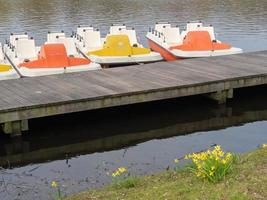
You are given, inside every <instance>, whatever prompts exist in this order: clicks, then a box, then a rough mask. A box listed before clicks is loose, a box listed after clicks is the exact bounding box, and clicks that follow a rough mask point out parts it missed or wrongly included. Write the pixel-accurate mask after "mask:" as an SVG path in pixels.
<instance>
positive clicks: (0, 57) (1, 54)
mask: <svg viewBox="0 0 267 200" xmlns="http://www.w3.org/2000/svg"><path fill="white" fill-rule="evenodd" d="M3 60H4V53H3V49H2V43H1V42H0V62H2V61H3Z"/></svg>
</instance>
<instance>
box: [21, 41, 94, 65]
mask: <svg viewBox="0 0 267 200" xmlns="http://www.w3.org/2000/svg"><path fill="white" fill-rule="evenodd" d="M90 62H91V61H90V60H88V59H85V58H74V57H71V56H67V51H66V48H65V46H64V44H45V45H43V46H42V47H41V51H40V53H39V55H38V59H37V60H33V61H29V62H24V63H21V64H20V65H19V66H20V67H26V68H58V67H72V66H80V65H88V64H90Z"/></svg>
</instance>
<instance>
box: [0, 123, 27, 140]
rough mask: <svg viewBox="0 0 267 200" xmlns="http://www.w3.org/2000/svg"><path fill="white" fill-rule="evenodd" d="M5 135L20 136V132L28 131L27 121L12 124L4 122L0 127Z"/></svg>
mask: <svg viewBox="0 0 267 200" xmlns="http://www.w3.org/2000/svg"><path fill="white" fill-rule="evenodd" d="M2 128H3V131H4V133H5V134H10V135H11V137H16V136H21V134H22V131H27V130H29V125H28V120H27V119H24V120H19V121H13V122H5V123H4V124H3V125H2Z"/></svg>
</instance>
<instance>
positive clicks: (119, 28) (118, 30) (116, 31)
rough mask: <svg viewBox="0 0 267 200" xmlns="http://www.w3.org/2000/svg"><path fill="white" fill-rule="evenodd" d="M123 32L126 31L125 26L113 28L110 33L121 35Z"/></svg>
mask: <svg viewBox="0 0 267 200" xmlns="http://www.w3.org/2000/svg"><path fill="white" fill-rule="evenodd" d="M122 30H126V26H125V25H122V26H121V25H118V26H111V27H110V29H109V33H110V34H112V35H116V34H120V33H121V31H122Z"/></svg>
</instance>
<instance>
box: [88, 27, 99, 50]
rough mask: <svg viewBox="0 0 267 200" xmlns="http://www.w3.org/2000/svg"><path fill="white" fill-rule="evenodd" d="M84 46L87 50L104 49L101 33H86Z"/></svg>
mask: <svg viewBox="0 0 267 200" xmlns="http://www.w3.org/2000/svg"><path fill="white" fill-rule="evenodd" d="M84 45H85V47H86V48H87V50H90V49H95V48H100V47H102V42H101V36H100V31H86V32H85V33H84Z"/></svg>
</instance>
